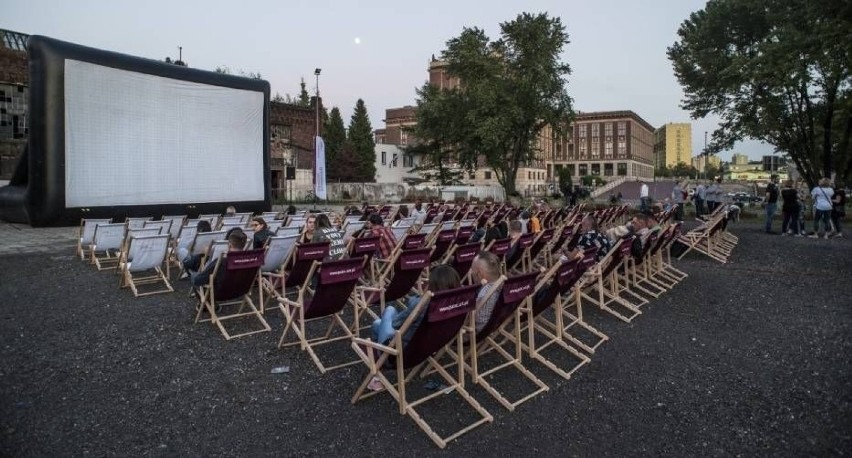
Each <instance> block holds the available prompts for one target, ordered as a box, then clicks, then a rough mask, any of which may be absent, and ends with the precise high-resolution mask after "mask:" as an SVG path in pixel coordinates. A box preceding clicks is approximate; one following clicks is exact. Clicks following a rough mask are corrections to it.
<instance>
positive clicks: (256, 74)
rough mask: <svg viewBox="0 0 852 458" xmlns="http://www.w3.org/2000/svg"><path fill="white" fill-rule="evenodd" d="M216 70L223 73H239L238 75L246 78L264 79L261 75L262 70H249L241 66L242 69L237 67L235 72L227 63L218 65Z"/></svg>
mask: <svg viewBox="0 0 852 458" xmlns="http://www.w3.org/2000/svg"><path fill="white" fill-rule="evenodd" d="M214 71H215V72H216V73H221V74H223V75H237V76H242V77H244V78H251V79H254V80H260V79H263V77H262V76H261V75H260V72H247V71H245V70H243V69H241V68H240V69H237V70H236V73H235V72H234V71H232V70H231V68H230V67H228V66H227V65H221V66H219V67H216V69H215V70H214Z"/></svg>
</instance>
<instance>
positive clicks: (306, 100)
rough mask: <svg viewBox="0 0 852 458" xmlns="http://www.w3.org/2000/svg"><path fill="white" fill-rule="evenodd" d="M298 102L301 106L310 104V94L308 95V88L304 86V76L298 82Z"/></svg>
mask: <svg viewBox="0 0 852 458" xmlns="http://www.w3.org/2000/svg"><path fill="white" fill-rule="evenodd" d="M299 88H300V90H299V102H298V105H301V106H303V107H309V106H311V96H309V95H308V90H307V89H306V88H305V78H304V77H302V81H301V82H300V83H299Z"/></svg>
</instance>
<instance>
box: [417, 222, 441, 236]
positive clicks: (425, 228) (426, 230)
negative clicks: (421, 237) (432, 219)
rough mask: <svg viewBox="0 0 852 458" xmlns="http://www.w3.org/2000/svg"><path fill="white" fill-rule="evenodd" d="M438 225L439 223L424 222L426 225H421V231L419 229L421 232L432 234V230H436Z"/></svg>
mask: <svg viewBox="0 0 852 458" xmlns="http://www.w3.org/2000/svg"><path fill="white" fill-rule="evenodd" d="M436 227H438V224H434V223H433V224H424V225H422V226H420V231H419V232H420V233H421V234H426V235H429V234H431V233H432V232H435V228H436Z"/></svg>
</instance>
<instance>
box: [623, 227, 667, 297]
mask: <svg viewBox="0 0 852 458" xmlns="http://www.w3.org/2000/svg"><path fill="white" fill-rule="evenodd" d="M658 241H659V236H658V232H656V231H655V232H652V233H650V234H648V236H647V238H646V240H645V242H644V243H643V244H642V253H641V255H639V256H638V257H630V259H629V260H628V265H629V267H630V274H631V277H630V280H631V281H630V287H631V288H632V289H635V290H638V291H641V292H642V293H644V294H647V295H648V296H651V297H655V298H656V297H660V295H662V294H663V293H664V292H666V291H668V290H669V289H671V287H669V286H667V283H665V282H663V281H660V279H657V278H655V277H654V276H653V274H652V271H651V268H650V265H651V256H650V252H651V249H652V248H653V247H654V246H655V245H656V244H657V243H658Z"/></svg>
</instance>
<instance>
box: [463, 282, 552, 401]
mask: <svg viewBox="0 0 852 458" xmlns="http://www.w3.org/2000/svg"><path fill="white" fill-rule="evenodd" d="M538 276H539V273H538V272H531V273H526V274H521V275H517V276H514V277H509V278H505V277H503V284H502V288H500V289H499V292H498V291H497V288H496V287H495V288H494V289H493V290H492V291H491V293H492V294H499V296H498V298H497V303H496V304H495V305H494V311H493V312H492V314H491V318H489V320H488V322H487V323H486V324H485V327H483V328H482V330H480V331H476V329H475V325H474V327H473V328H471V329H469V331H470V332H472V333H473V335H474V336H475V342H476V344H475V345H472V346H471V348H470V351H469V354H470V358H469V359H468V360H469V361H470V365H469V366H466V369H467V372H468V373H469V374H470V376H471V379H472V381H473V383H476V384H477V385H480V386H482V387H483V388H484V389H485V391H487V392H488V393H489V394H490V395H491V396H492V397H494V399H496V400H497V401H498V402H499V403H500V404H501V405H502V406H503V407H505V408H506V409H507V410H509V411H512V410H515V408H516V407H517V406H519V405H521V404H523V403H524V402H526V401H528V400H530V399H532V398H534V397H536V396H538V395H539V394H541V393H544V392H545V391H548V390H549V389H550V388H549V387H548V386H547V385H546V384H545V383H544V382H542V381H541V380H539V379H538V377H536V376H535V374H533V373H532V372H530V371H529V370H528V369H527V368H526V367H524V365H523V359H522V358H523V353H522V345H521V309H520V308H521V305H523V304H524V303H525V302H527V301H529V300H530V298H531V295H532V293H533V291H534V290H535V285H536V283H537V279H538ZM487 300H488V297H483V298H481V299H480V300H479V303H478V304H477V308H479V307H481V306H482V305H483V304H484V303H485V302H486V301H487ZM507 326H511V331H507V332H506V333H507V334H509V335H511V336H512V339H511V341H512V342H513V343H514V351H513V352H509V351H508V350H507V349H506V348H505V347H504V345H501V342H500V341H499V340H498V339H499V337H500V335H501V332H500V331H501V330H502V329H503V328H504V327H507ZM500 340H502V343H506V342H507V340H505V339H500ZM492 350H493V353H496V354H497V355H499V356H500V357H501V359H502V360H501V362H500V363H499V364H497V365H496V366H493V367H491V368H489V369H484V368H483V367H480V365H481V364H482V361H481V360H482V359H483V357H484V356H485V355H486V353H492ZM509 368H514V369H516V370H517V371H518V372H520V373H521V375H523V376H524V377H525V378H526V379H527V380H529V381H530V382H532V383H533V384H534V385H535V387H536V388H535V390H534V391H533V392H532V393H530V394H527V395H526V396H523V397H521V398H520V399H517V400H515V401H511V400H509V399H508V398H507V397H506V396H505V395H504V394H503V393H502V392H501V391H500V390H498V389H497V388H496V387H495V386H494V385H493V384H492V382H491V381H489V377H490V376H493V375H494V374H497V373H498V372H500V371H502V370H504V369H509Z"/></svg>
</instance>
